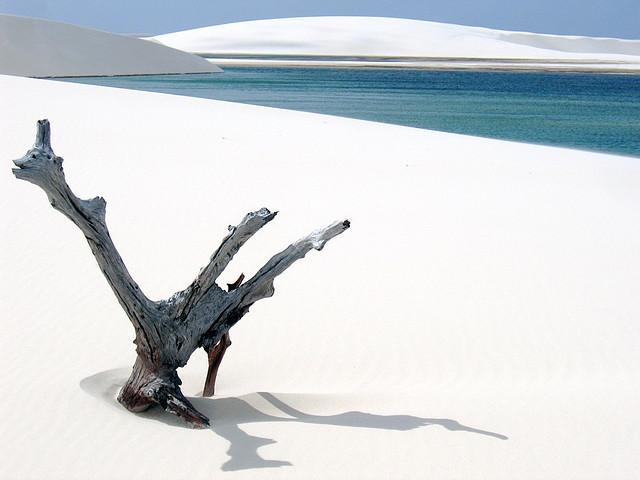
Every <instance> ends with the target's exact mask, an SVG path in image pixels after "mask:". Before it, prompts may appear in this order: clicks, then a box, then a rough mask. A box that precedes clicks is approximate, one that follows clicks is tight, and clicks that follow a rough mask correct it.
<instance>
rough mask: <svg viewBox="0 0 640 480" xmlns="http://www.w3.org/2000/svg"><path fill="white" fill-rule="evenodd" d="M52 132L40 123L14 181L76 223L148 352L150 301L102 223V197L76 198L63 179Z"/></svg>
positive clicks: (46, 124)
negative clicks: (40, 193)
mask: <svg viewBox="0 0 640 480" xmlns="http://www.w3.org/2000/svg"><path fill="white" fill-rule="evenodd" d="M50 139H51V130H50V126H49V121H48V120H39V121H38V124H37V134H36V142H35V144H34V145H33V148H32V149H30V150H29V151H28V152H27V153H26V155H24V156H23V157H22V158H20V159H18V160H14V164H15V165H16V167H18V168H14V169H13V173H14V174H15V176H16V178H18V179H20V180H26V181H28V182H31V183H33V184H35V185H37V186H39V187H40V188H42V189H43V190H44V191H45V193H46V194H47V197H48V198H49V203H51V206H52V207H53V208H54V209H56V210H58V211H59V212H61V213H62V214H64V215H65V216H66V217H67V218H68V219H69V220H71V221H72V222H73V223H75V224H76V225H77V226H78V228H80V230H81V231H82V233H83V234H84V236H85V237H86V239H87V242H89V246H90V248H91V251H92V252H93V255H94V256H95V257H96V261H97V262H98V266H99V267H100V270H102V273H103V274H104V276H105V277H106V279H107V282H109V285H110V286H111V289H112V290H113V292H114V293H115V295H116V297H117V298H118V301H119V302H120V305H121V306H122V308H123V309H124V310H125V312H126V313H127V316H128V317H129V319H130V320H131V322H132V323H133V326H134V328H135V330H136V333H138V332H140V334H141V335H139V337H140V338H137V340H138V341H139V342H141V343H139V344H138V347H139V348H140V347H142V348H145V349H148V348H149V346H150V344H149V341H150V339H149V338H148V336H152V337H155V338H153V339H152V341H154V342H157V341H158V340H159V338H158V337H157V335H154V328H153V322H152V318H153V310H154V307H153V302H151V301H150V300H149V299H148V298H147V297H146V296H145V295H144V293H143V292H142V290H140V287H138V284H137V283H136V282H135V281H134V280H133V278H131V275H130V274H129V271H128V270H127V267H126V266H125V264H124V262H123V261H122V258H121V257H120V254H119V253H118V250H117V249H116V248H115V246H114V244H113V241H112V240H111V235H110V234H109V229H108V228H107V225H106V222H105V209H106V202H105V200H104V199H103V198H101V197H95V198H92V199H91V200H81V199H79V198H78V197H76V196H75V195H74V194H73V192H72V191H71V189H70V188H69V185H67V182H66V180H65V176H64V170H63V168H62V162H63V158H62V157H58V156H56V155H55V153H54V152H53V149H52V148H51V140H50Z"/></svg>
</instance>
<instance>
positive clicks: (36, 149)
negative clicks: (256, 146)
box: [13, 120, 349, 428]
mask: <svg viewBox="0 0 640 480" xmlns="http://www.w3.org/2000/svg"><path fill="white" fill-rule="evenodd" d="M50 135H51V133H50V126H49V122H48V120H39V121H38V125H37V134H36V142H35V144H34V146H33V148H32V149H30V150H29V151H28V152H27V153H26V155H24V156H23V157H22V158H20V159H18V160H14V163H15V165H16V167H17V168H14V169H13V173H14V174H15V176H16V178H18V179H20V180H26V181H28V182H31V183H33V184H35V185H37V186H39V187H40V188H42V189H43V190H44V191H45V193H46V194H47V197H48V198H49V203H51V206H52V207H53V208H54V209H56V210H58V211H59V212H61V213H62V214H64V215H65V216H66V217H67V218H68V219H69V220H71V221H72V222H73V223H74V224H75V225H76V226H77V227H78V228H79V229H80V230H81V231H82V233H83V234H84V236H85V237H86V239H87V242H88V243H89V247H90V248H91V251H92V253H93V255H94V257H95V258H96V261H97V262H98V266H99V267H100V270H102V273H103V274H104V276H105V277H106V279H107V282H108V283H109V285H110V286H111V289H112V290H113V292H114V293H115V295H116V297H117V298H118V301H119V303H120V305H121V306H122V308H123V309H124V311H125V312H126V314H127V316H128V317H129V320H130V321H131V323H132V324H133V328H134V330H135V340H134V343H135V344H136V352H137V354H138V357H137V359H136V362H135V364H134V366H133V371H132V372H131V376H130V377H129V379H128V380H127V382H126V384H125V385H124V386H123V387H122V389H121V390H120V393H119V395H118V401H119V402H120V403H121V404H122V405H124V406H125V407H126V408H127V409H129V410H130V411H132V412H141V411H143V410H146V409H147V408H149V407H150V406H152V405H160V406H161V407H162V408H164V409H165V410H166V411H168V412H170V413H173V414H175V415H177V416H179V417H180V418H182V419H183V420H184V421H185V422H187V423H188V424H190V425H192V426H193V427H200V428H202V427H206V426H207V425H209V419H208V418H207V417H206V416H204V415H202V414H201V413H200V412H198V411H197V410H196V409H195V408H194V406H193V405H192V404H191V402H189V400H188V399H187V398H186V397H185V396H184V395H183V394H182V392H181V390H180V384H181V381H180V378H179V377H178V374H177V373H176V370H177V369H178V368H180V367H183V366H184V365H186V363H187V361H188V360H189V358H190V357H191V355H192V354H193V352H194V351H195V350H196V349H198V348H203V349H204V350H206V352H207V354H208V358H209V371H208V373H207V378H206V382H205V388H204V394H205V395H212V394H213V392H214V386H215V379H216V375H217V372H218V368H219V366H220V362H221V361H222V357H223V355H224V352H225V350H226V349H227V347H228V346H229V345H230V344H231V342H230V340H229V329H230V328H231V327H232V326H233V325H235V324H236V323H237V322H238V321H239V320H240V319H241V318H242V317H243V316H244V315H245V314H246V313H247V312H248V311H249V308H250V307H251V305H253V304H254V303H255V302H257V301H258V300H261V299H263V298H267V297H270V296H272V295H273V293H274V288H273V280H274V279H275V277H276V276H278V275H280V274H281V273H282V272H284V271H285V270H286V269H287V268H288V267H289V266H290V265H291V264H293V262H295V261H296V260H298V259H301V258H303V257H304V256H305V255H306V253H307V252H309V251H310V250H311V249H315V250H322V248H323V247H324V245H325V243H326V242H328V241H329V240H331V239H332V238H333V237H335V236H336V235H339V234H341V233H342V232H344V231H345V230H346V229H347V228H349V221H348V220H344V221H340V222H336V223H333V224H332V225H329V226H328V227H326V228H323V229H320V230H317V231H315V232H313V233H311V234H309V235H308V236H306V237H304V238H301V239H300V240H298V241H296V242H294V243H293V244H291V245H289V247H287V248H286V249H284V250H283V251H282V252H280V253H278V254H277V255H275V256H274V257H272V258H271V259H270V260H269V261H268V262H267V263H266V264H265V265H264V266H263V267H262V268H261V269H260V270H259V271H258V272H257V273H256V274H255V275H254V276H253V277H252V278H250V279H249V280H247V281H246V282H244V283H243V280H244V276H241V277H240V278H239V279H238V280H237V281H236V282H234V284H231V285H228V291H225V290H223V289H222V288H220V287H219V286H218V284H217V283H216V280H217V279H218V277H219V276H220V274H221V273H222V272H223V271H224V269H225V268H226V267H227V265H228V264H229V262H230V261H231V259H232V258H233V256H234V255H235V254H236V252H238V250H239V249H240V247H242V245H243V244H244V243H245V242H246V241H247V240H249V238H251V236H252V235H253V234H254V233H256V232H257V231H258V230H259V229H260V228H262V227H263V226H264V225H266V224H267V223H268V222H270V221H271V220H273V218H274V217H275V216H276V213H277V212H271V211H269V210H268V209H266V208H262V209H260V210H257V211H255V212H251V213H248V214H247V215H246V216H245V217H244V218H243V219H242V221H241V222H240V223H239V224H238V225H237V226H235V227H229V234H228V235H227V236H226V237H225V238H224V239H223V241H222V244H221V245H220V246H219V247H218V249H217V250H216V251H215V252H214V253H213V255H212V256H211V259H210V260H209V263H208V264H207V265H206V266H205V267H204V268H203V269H202V270H201V271H200V273H199V274H198V276H197V277H196V279H195V280H194V281H193V282H192V283H191V285H189V286H188V287H187V288H186V289H184V290H182V291H180V292H177V293H175V294H174V295H172V296H171V297H170V298H169V299H167V300H161V301H152V300H149V299H148V298H147V297H146V296H145V294H144V293H143V292H142V290H141V289H140V287H138V284H137V283H136V282H135V281H134V280H133V278H132V277H131V275H130V274H129V272H128V271H127V268H126V266H125V264H124V262H123V261H122V258H121V257H120V254H119V253H118V250H117V249H116V247H115V245H114V244H113V241H112V240H111V236H110V235H109V229H108V227H107V224H106V221H105V207H106V202H105V200H104V199H103V198H101V197H95V198H92V199H90V200H81V199H79V198H78V197H76V196H75V195H74V193H73V192H72V191H71V189H70V188H69V186H68V185H67V182H66V180H65V176H64V171H63V169H62V158H61V157H58V156H56V155H55V153H54V152H53V149H52V148H51V140H50Z"/></svg>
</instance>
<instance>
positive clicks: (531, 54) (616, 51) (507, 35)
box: [154, 17, 640, 70]
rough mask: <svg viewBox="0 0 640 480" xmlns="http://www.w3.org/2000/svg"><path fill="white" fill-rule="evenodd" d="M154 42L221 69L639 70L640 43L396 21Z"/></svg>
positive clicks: (315, 23) (330, 22) (277, 25)
mask: <svg viewBox="0 0 640 480" xmlns="http://www.w3.org/2000/svg"><path fill="white" fill-rule="evenodd" d="M154 39H155V40H157V41H160V42H162V43H163V44H165V45H169V46H171V47H174V48H178V49H180V50H185V51H188V52H193V53H197V54H201V55H205V56H208V57H212V59H214V61H216V62H218V63H222V64H230V63H269V62H271V63H275V62H276V61H275V60H274V59H269V58H256V56H258V57H260V56H279V57H282V56H285V57H286V56H311V57H313V56H320V57H322V56H331V57H349V58H334V59H315V60H314V59H301V58H289V59H287V58H278V62H277V63H289V64H305V63H306V64H331V63H333V64H335V63H338V62H349V64H350V65H357V64H363V65H380V66H381V65H387V66H398V65H400V66H403V65H409V66H422V67H425V68H426V67H432V68H435V67H440V68H444V67H448V68H453V67H459V68H479V67H484V68H501V67H503V68H507V67H508V68H509V69H517V68H529V69H531V68H535V69H563V68H564V69H576V70H580V69H596V70H599V69H600V70H616V69H621V70H625V69H626V70H640V40H621V39H614V38H592V37H578V36H565V35H543V34H537V33H527V32H508V31H501V30H492V29H488V28H479V27H467V26H461V25H452V24H446V23H436V22H426V21H421V20H408V19H399V18H383V17H303V18H282V19H275V20H256V21H250V22H239V23H230V24H225V25H214V26H211V27H204V28H197V29H193V30H186V31H182V32H175V33H170V34H166V35H160V36H157V37H154ZM353 57H356V58H353ZM358 57H361V58H358ZM376 57H389V58H376ZM350 59H351V60H350ZM558 62H560V65H558ZM478 63H480V65H478Z"/></svg>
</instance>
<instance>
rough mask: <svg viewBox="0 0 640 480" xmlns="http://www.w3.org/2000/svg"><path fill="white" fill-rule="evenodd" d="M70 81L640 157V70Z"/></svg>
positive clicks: (321, 71)
mask: <svg viewBox="0 0 640 480" xmlns="http://www.w3.org/2000/svg"><path fill="white" fill-rule="evenodd" d="M64 80H65V81H72V82H80V83H90V84H96V85H107V86H112V87H122V88H130V89H137V90H147V91H152V92H164V93H172V94H177V95H187V96H194V97H203V98H212V99H218V100H229V101H234V102H242V103H251V104H255V105H266V106H272V107H280V108H289V109H293V110H302V111H307V112H317V113H326V114H331V115H341V116H345V117H351V118H358V119H363V120H374V121H379V122H386V123H394V124H398V125H406V126H411V127H418V128H428V129H433V130H441V131H445V132H456V133H463V134H468V135H478V136H483V137H490V138H500V139H506V140H516V141H522V142H529V143H540V144H546V145H558V146H566V147H572V148H579V149H585V150H596V151H602V152H610V153H617V154H622V155H634V156H640V76H635V75H609V74H586V73H580V74H570V73H528V72H527V73H525V72H517V73H516V72H513V73H511V72H469V71H464V72H453V71H424V70H406V69H384V70H381V69H362V68H357V69H348V68H281V67H278V68H270V67H269V68H267V67H259V68H258V67H256V68H254V67H251V68H250V67H235V68H226V69H225V72H224V73H221V74H191V75H151V76H135V77H95V78H75V79H64Z"/></svg>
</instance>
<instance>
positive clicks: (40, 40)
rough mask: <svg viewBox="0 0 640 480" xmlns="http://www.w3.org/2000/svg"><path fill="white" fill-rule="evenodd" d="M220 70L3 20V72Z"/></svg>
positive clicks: (164, 52)
mask: <svg viewBox="0 0 640 480" xmlns="http://www.w3.org/2000/svg"><path fill="white" fill-rule="evenodd" d="M216 71H218V72H219V71H221V70H220V69H219V68H218V67H216V66H215V65H213V64H211V63H210V62H207V61H205V60H203V59H202V58H199V57H197V56H195V55H191V54H188V53H185V52H181V51H178V50H175V49H173V48H167V47H165V46H164V45H160V44H157V43H154V42H146V41H144V40H140V39H138V38H132V37H127V36H124V35H116V34H112V33H107V32H101V31H98V30H91V29H87V28H82V27H78V26H75V25H68V24H65V23H58V22H51V21H48V20H40V19H35V18H26V17H16V16H12V15H0V73H2V74H9V75H20V76H25V77H69V76H98V75H140V74H159V73H204V72H216Z"/></svg>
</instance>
